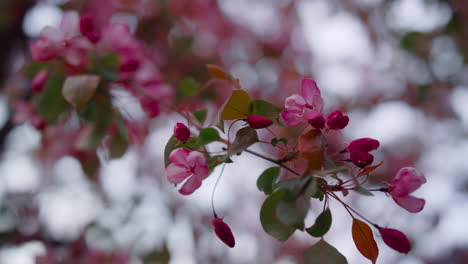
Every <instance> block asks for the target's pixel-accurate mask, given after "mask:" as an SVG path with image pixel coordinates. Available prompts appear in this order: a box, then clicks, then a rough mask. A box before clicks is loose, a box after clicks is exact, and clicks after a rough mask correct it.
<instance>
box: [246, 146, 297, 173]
mask: <svg viewBox="0 0 468 264" xmlns="http://www.w3.org/2000/svg"><path fill="white" fill-rule="evenodd" d="M244 151H245V152H247V153H250V154H252V155H254V156H257V157H259V158H262V159H264V160H268V161H269V162H272V163H274V164H276V165H278V166H280V167H281V168H284V169H285V170H287V171H289V172H291V173H292V174H294V175H296V176H302V174H300V173H299V172H297V171H295V170H293V169H291V168H289V167H288V166H286V165H284V164H283V163H282V162H279V161H277V160H274V159H271V158H269V157H267V156H264V155H263V154H260V153H257V152H255V151H252V150H250V149H246V150H244Z"/></svg>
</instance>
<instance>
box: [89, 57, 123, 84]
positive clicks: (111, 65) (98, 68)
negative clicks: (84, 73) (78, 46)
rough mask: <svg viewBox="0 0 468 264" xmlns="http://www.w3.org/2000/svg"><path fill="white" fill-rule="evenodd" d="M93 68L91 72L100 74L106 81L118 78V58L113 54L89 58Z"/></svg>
mask: <svg viewBox="0 0 468 264" xmlns="http://www.w3.org/2000/svg"><path fill="white" fill-rule="evenodd" d="M91 60H92V62H93V69H92V70H91V72H93V73H96V74H97V75H99V76H101V77H102V79H104V80H106V81H110V82H113V81H116V80H117V79H118V78H119V72H118V71H119V66H120V63H119V58H118V57H117V56H116V55H114V54H107V55H104V56H95V57H93V58H91Z"/></svg>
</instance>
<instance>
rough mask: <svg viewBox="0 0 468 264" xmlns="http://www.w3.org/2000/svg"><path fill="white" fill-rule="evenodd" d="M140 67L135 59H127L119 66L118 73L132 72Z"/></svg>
mask: <svg viewBox="0 0 468 264" xmlns="http://www.w3.org/2000/svg"><path fill="white" fill-rule="evenodd" d="M138 67H140V61H139V60H137V59H136V58H127V59H126V60H125V61H124V62H122V64H121V65H120V71H124V72H134V71H136V70H138Z"/></svg>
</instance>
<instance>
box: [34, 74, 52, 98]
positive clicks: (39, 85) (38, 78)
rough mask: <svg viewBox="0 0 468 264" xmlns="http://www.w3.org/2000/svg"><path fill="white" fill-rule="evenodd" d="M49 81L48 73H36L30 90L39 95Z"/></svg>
mask: <svg viewBox="0 0 468 264" xmlns="http://www.w3.org/2000/svg"><path fill="white" fill-rule="evenodd" d="M48 79H49V72H48V71H40V72H38V73H37V74H36V75H35V76H34V78H33V79H32V84H31V90H32V92H33V93H40V92H42V90H43V89H44V86H45V84H46V82H47V80H48Z"/></svg>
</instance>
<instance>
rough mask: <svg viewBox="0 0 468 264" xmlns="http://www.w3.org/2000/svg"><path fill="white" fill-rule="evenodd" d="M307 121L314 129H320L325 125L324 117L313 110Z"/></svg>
mask: <svg viewBox="0 0 468 264" xmlns="http://www.w3.org/2000/svg"><path fill="white" fill-rule="evenodd" d="M307 122H308V123H309V124H310V125H311V126H312V127H313V128H315V129H322V128H324V127H325V118H324V117H323V115H322V113H320V112H315V113H313V114H312V115H310V117H309V120H308V121H307Z"/></svg>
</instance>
